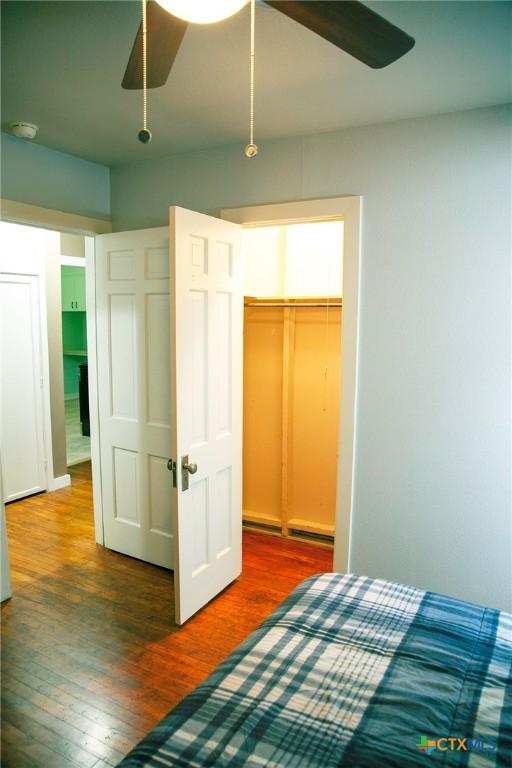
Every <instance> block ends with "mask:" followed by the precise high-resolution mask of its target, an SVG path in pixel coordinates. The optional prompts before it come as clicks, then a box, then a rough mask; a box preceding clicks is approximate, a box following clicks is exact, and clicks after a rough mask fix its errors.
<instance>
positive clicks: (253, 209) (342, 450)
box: [220, 195, 362, 571]
mask: <svg viewBox="0 0 512 768" xmlns="http://www.w3.org/2000/svg"><path fill="white" fill-rule="evenodd" d="M220 216H221V218H223V219H227V220H228V221H233V222H235V223H237V224H242V225H243V226H245V227H261V226H275V225H278V224H297V223H299V222H310V221H326V220H332V219H343V222H344V243H343V325H342V329H343V330H342V333H343V342H342V343H343V347H342V349H343V351H342V382H343V384H342V398H341V409H340V429H339V444H338V445H339V451H338V456H339V457H343V460H342V461H341V460H338V478H337V493H336V518H335V539H334V568H335V570H337V571H346V570H350V562H349V551H350V537H351V531H352V512H353V498H354V485H355V483H354V474H355V456H356V436H357V395H358V391H357V390H358V354H359V305H360V265H361V221H362V198H361V197H360V196H358V195H353V196H347V197H329V198H319V199H315V200H299V201H295V202H289V203H271V204H267V205H251V206H245V207H242V208H223V209H222V210H221V211H220Z"/></svg>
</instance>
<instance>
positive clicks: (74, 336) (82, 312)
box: [61, 235, 91, 467]
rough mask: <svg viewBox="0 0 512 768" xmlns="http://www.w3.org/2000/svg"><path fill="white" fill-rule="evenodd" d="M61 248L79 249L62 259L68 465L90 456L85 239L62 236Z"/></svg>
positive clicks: (63, 353) (63, 350) (75, 236)
mask: <svg viewBox="0 0 512 768" xmlns="http://www.w3.org/2000/svg"><path fill="white" fill-rule="evenodd" d="M61 243H62V246H61V250H64V249H66V250H67V251H68V252H69V251H71V250H73V251H75V252H76V251H78V253H79V255H73V256H69V255H68V256H67V257H66V258H63V260H62V262H61V307H62V355H63V373H64V410H65V429H66V454H67V465H68V467H71V466H74V465H75V464H80V463H82V462H84V461H88V460H89V459H90V458H91V430H90V419H89V383H88V382H89V376H88V360H87V354H88V352H87V303H86V289H85V270H86V265H85V238H84V237H80V236H78V235H67V236H65V237H63V236H62V235H61Z"/></svg>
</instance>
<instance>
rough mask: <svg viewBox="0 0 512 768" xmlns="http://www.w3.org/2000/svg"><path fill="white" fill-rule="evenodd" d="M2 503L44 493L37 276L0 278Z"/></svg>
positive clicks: (3, 274)
mask: <svg viewBox="0 0 512 768" xmlns="http://www.w3.org/2000/svg"><path fill="white" fill-rule="evenodd" d="M0 371H1V379H0V420H1V421H0V439H1V444H2V472H3V481H4V500H5V501H14V499H19V498H22V497H23V496H28V495H29V494H31V493H38V492H39V491H44V490H46V486H47V482H46V467H45V449H44V432H43V370H42V350H41V316H40V307H39V278H38V277H37V276H36V275H17V274H6V273H1V274H0Z"/></svg>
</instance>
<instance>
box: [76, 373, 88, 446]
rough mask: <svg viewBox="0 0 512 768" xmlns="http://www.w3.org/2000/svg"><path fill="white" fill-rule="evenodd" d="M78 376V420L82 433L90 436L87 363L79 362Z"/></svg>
mask: <svg viewBox="0 0 512 768" xmlns="http://www.w3.org/2000/svg"><path fill="white" fill-rule="evenodd" d="M78 367H79V369H80V376H79V379H78V396H79V399H80V421H81V423H82V435H85V436H86V437H90V434H91V427H90V425H89V370H88V367H87V363H81V364H80V365H79V366H78Z"/></svg>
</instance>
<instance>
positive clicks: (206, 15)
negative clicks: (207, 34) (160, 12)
mask: <svg viewBox="0 0 512 768" xmlns="http://www.w3.org/2000/svg"><path fill="white" fill-rule="evenodd" d="M157 2H158V4H159V5H161V6H162V8H164V9H165V10H166V11H168V12H169V13H172V15H173V16H177V17H178V18H179V19H183V21H189V22H191V23H192V24H215V22H217V21H223V20H224V19H228V18H229V17H230V16H234V15H235V13H238V11H240V10H241V9H242V8H243V6H244V5H246V4H247V2H248V0H157Z"/></svg>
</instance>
